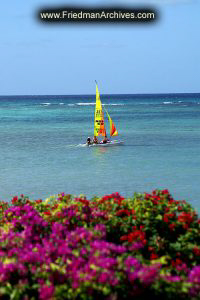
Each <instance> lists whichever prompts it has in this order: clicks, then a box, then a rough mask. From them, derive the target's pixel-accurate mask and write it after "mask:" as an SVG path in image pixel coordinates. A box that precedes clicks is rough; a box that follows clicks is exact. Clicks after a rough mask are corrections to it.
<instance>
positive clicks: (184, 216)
mask: <svg viewBox="0 0 200 300" xmlns="http://www.w3.org/2000/svg"><path fill="white" fill-rule="evenodd" d="M178 221H179V222H182V223H191V222H192V221H193V216H192V215H191V214H190V213H186V212H182V213H181V214H180V215H179V216H178Z"/></svg>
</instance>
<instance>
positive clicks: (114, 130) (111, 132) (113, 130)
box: [104, 106, 118, 136]
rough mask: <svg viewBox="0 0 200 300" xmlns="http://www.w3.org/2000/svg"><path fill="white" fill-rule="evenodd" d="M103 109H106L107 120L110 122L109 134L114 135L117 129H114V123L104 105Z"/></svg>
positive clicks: (116, 133)
mask: <svg viewBox="0 0 200 300" xmlns="http://www.w3.org/2000/svg"><path fill="white" fill-rule="evenodd" d="M104 109H105V111H106V114H107V117H108V120H109V122H110V136H116V135H118V131H117V129H116V127H115V125H114V123H113V121H112V119H111V117H110V115H109V113H108V112H107V110H106V108H105V106H104Z"/></svg>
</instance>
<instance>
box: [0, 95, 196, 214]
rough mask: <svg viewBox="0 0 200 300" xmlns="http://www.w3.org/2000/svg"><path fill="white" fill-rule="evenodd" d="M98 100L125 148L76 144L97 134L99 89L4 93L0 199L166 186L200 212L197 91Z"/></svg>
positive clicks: (0, 115)
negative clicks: (69, 92)
mask: <svg viewBox="0 0 200 300" xmlns="http://www.w3.org/2000/svg"><path fill="white" fill-rule="evenodd" d="M101 99H102V102H103V103H104V104H105V105H106V108H107V110H108V111H109V113H110V115H111V117H112V119H113V120H114V122H115V125H116V127H117V130H118V131H119V134H120V135H119V138H120V139H122V140H123V141H124V142H125V143H124V145H123V146H118V147H110V148H109V147H107V148H92V147H91V148H87V147H81V146H79V145H80V144H83V143H84V142H85V140H86V138H87V137H88V136H91V137H92V135H93V124H94V104H95V95H84V96H83V95H78V96H9V97H8V96H1V97H0V141H1V146H0V167H1V172H0V199H1V200H10V199H11V198H12V196H14V195H19V194H21V193H23V194H26V195H28V196H30V198H32V199H37V198H42V199H44V198H46V197H48V196H50V195H52V194H57V193H59V192H66V193H72V194H75V195H78V194H80V193H84V194H86V195H87V196H88V197H91V196H93V195H103V194H107V193H112V192H115V191H118V192H120V193H121V194H122V195H124V196H131V195H133V193H134V192H150V191H152V190H153V189H155V188H160V189H162V188H168V189H169V190H170V192H171V193H172V195H173V196H174V197H175V198H176V199H179V200H183V199H185V200H188V201H189V202H190V203H191V204H192V205H193V206H194V207H195V208H196V209H197V210H198V211H200V202H199V193H200V187H199V186H200V185H199V179H200V176H199V173H200V171H199V161H200V151H199V149H200V94H174V95H173V94H171V95H169V94H167V95H102V96H101ZM106 125H107V131H109V126H108V122H107V123H106Z"/></svg>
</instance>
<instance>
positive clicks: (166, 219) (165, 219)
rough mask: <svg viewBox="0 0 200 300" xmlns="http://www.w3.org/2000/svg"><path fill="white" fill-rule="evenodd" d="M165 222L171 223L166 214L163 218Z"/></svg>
mask: <svg viewBox="0 0 200 300" xmlns="http://www.w3.org/2000/svg"><path fill="white" fill-rule="evenodd" d="M163 221H164V222H165V223H169V219H168V216H167V214H164V216H163Z"/></svg>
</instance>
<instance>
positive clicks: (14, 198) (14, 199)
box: [12, 196, 18, 204]
mask: <svg viewBox="0 0 200 300" xmlns="http://www.w3.org/2000/svg"><path fill="white" fill-rule="evenodd" d="M17 201H18V197H17V196H15V197H13V198H12V204H15V203H16V202H17Z"/></svg>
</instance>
